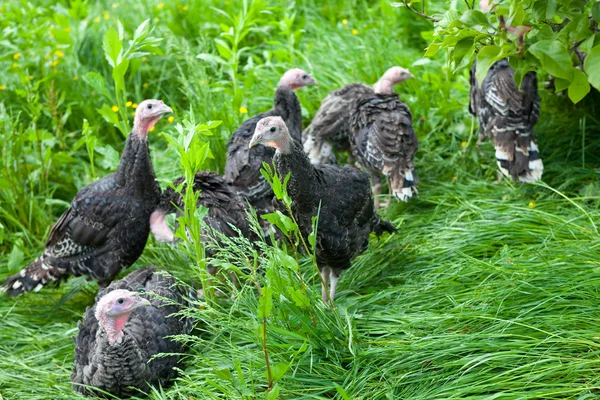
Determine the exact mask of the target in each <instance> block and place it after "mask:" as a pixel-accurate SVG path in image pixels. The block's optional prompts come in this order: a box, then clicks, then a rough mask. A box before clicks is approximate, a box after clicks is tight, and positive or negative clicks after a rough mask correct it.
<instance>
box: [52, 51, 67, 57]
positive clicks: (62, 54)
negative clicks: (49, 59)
mask: <svg viewBox="0 0 600 400" xmlns="http://www.w3.org/2000/svg"><path fill="white" fill-rule="evenodd" d="M54 55H55V56H56V57H64V56H65V53H64V52H62V51H61V50H56V51H55V52H54Z"/></svg>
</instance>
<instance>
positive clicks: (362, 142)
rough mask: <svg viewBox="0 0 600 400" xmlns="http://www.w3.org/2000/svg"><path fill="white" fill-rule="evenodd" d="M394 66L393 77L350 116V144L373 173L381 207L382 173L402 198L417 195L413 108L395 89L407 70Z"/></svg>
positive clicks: (365, 167) (360, 160) (416, 147)
mask: <svg viewBox="0 0 600 400" xmlns="http://www.w3.org/2000/svg"><path fill="white" fill-rule="evenodd" d="M395 68H396V69H394V68H392V70H391V72H392V74H391V77H390V79H386V80H380V81H379V82H378V83H377V85H375V94H374V95H373V96H370V97H367V98H365V99H362V100H361V101H360V102H359V103H358V104H357V105H356V108H355V109H354V111H353V113H352V116H351V119H350V144H351V145H352V154H353V155H354V157H355V158H356V160H357V163H358V164H359V165H360V166H361V167H362V168H363V169H365V170H367V171H369V173H370V174H371V180H372V183H373V193H374V194H375V205H376V208H379V199H378V196H379V195H380V194H381V178H380V176H381V175H384V176H386V177H387V178H388V181H389V187H390V191H391V192H392V194H393V195H394V197H395V198H396V199H398V200H401V201H408V199H410V198H411V197H412V196H413V195H415V194H417V187H416V184H417V175H416V173H415V168H414V158H415V153H416V152H417V149H418V148H419V141H418V139H417V135H416V134H415V131H414V129H413V127H412V115H411V114H410V109H409V108H408V106H407V105H406V104H405V103H403V102H402V101H401V100H400V98H399V97H398V95H397V94H396V93H394V92H393V89H392V88H393V86H394V84H395V82H398V81H401V80H402V77H403V76H404V74H405V70H403V69H402V68H399V67H395Z"/></svg>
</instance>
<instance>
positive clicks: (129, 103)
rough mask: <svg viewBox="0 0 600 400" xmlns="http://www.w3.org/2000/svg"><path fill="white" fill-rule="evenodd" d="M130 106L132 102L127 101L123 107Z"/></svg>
mask: <svg viewBox="0 0 600 400" xmlns="http://www.w3.org/2000/svg"><path fill="white" fill-rule="evenodd" d="M132 104H133V103H132V102H130V101H128V102H127V103H125V106H127V107H131V105H132Z"/></svg>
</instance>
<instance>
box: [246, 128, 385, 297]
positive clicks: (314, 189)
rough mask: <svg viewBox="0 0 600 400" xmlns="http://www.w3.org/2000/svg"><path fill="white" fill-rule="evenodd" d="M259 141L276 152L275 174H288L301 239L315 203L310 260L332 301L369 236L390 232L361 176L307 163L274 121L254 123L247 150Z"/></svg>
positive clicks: (345, 169)
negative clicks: (316, 218) (315, 226)
mask: <svg viewBox="0 0 600 400" xmlns="http://www.w3.org/2000/svg"><path fill="white" fill-rule="evenodd" d="M261 143H262V144H266V145H268V146H271V147H273V148H275V149H276V153H275V156H274V158H273V160H274V163H275V167H276V169H277V172H278V173H279V175H280V176H281V177H284V176H286V175H287V174H288V173H290V174H291V177H290V180H289V182H288V185H287V191H288V193H289V195H290V197H291V199H292V212H293V214H294V218H295V219H296V221H297V222H298V227H299V228H300V232H301V233H302V235H303V236H304V237H305V238H307V237H308V235H309V234H310V233H311V231H312V217H313V216H316V215H317V211H318V209H319V203H321V211H320V214H319V221H318V230H317V245H316V257H317V264H318V266H319V271H320V272H321V276H322V277H323V282H324V285H323V288H322V298H323V301H326V300H327V289H326V286H325V285H326V284H327V282H330V284H331V289H330V297H331V300H333V299H334V297H335V292H336V287H337V282H338V280H339V276H340V274H341V273H342V272H343V271H344V270H346V269H348V268H350V266H351V261H352V259H354V257H356V256H357V255H359V254H360V253H362V252H363V251H365V250H366V249H367V247H368V246H369V236H370V233H371V232H375V233H376V234H377V235H378V236H379V235H380V234H382V233H383V232H384V231H386V232H394V231H395V228H394V227H393V226H392V224H390V223H389V222H386V221H382V220H381V219H380V218H379V216H378V215H377V213H376V212H375V207H374V204H373V195H372V193H371V189H370V186H369V176H368V175H367V174H366V173H364V172H361V171H358V170H356V169H355V168H353V167H350V166H345V167H339V166H337V165H328V164H318V165H312V164H311V163H310V160H309V158H308V156H307V155H306V154H305V153H304V151H303V149H302V145H301V144H300V143H298V142H297V141H295V140H292V138H291V137H290V135H289V133H288V130H287V127H286V125H285V122H284V121H283V120H282V119H281V118H280V117H268V118H264V119H262V120H261V121H260V122H259V123H258V124H257V125H256V133H255V134H254V137H253V138H252V142H250V146H254V145H257V144H261Z"/></svg>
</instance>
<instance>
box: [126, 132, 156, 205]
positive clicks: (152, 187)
mask: <svg viewBox="0 0 600 400" xmlns="http://www.w3.org/2000/svg"><path fill="white" fill-rule="evenodd" d="M116 177H117V183H118V184H119V186H121V187H128V188H130V190H132V191H133V193H132V194H133V195H134V196H136V197H141V198H156V199H158V197H159V196H160V188H159V186H158V184H157V183H156V175H155V174H154V168H153V167H152V159H151V158H150V149H149V148H148V139H147V137H146V136H145V135H138V134H137V133H136V132H134V131H132V132H131V133H130V134H129V137H128V138H127V141H126V142H125V148H124V149H123V153H122V154H121V161H120V162H119V167H118V168H117V172H116ZM157 201H158V200H157Z"/></svg>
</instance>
